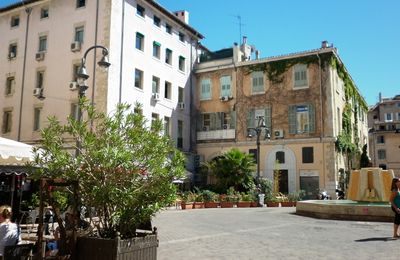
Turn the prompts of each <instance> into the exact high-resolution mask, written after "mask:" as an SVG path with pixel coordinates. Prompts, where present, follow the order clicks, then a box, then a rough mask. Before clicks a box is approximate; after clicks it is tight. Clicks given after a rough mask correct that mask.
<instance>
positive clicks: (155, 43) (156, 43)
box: [153, 41, 161, 47]
mask: <svg viewBox="0 0 400 260" xmlns="http://www.w3.org/2000/svg"><path fill="white" fill-rule="evenodd" d="M153 44H154V45H157V46H158V47H161V43H159V42H156V41H154V42H153Z"/></svg>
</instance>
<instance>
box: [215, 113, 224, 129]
mask: <svg viewBox="0 0 400 260" xmlns="http://www.w3.org/2000/svg"><path fill="white" fill-rule="evenodd" d="M215 115H216V116H215V129H216V130H220V129H223V127H222V124H223V123H224V113H223V112H217V113H215Z"/></svg>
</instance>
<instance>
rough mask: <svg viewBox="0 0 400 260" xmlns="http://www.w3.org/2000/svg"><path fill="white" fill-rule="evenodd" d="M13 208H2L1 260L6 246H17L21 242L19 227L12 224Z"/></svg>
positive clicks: (5, 206) (0, 229) (0, 221)
mask: <svg viewBox="0 0 400 260" xmlns="http://www.w3.org/2000/svg"><path fill="white" fill-rule="evenodd" d="M11 216H12V212H11V207H10V206H7V205H3V206H0V259H2V258H3V255H4V248H5V247H6V246H13V245H17V244H18V243H19V242H20V241H21V234H20V232H19V228H18V225H17V224H15V223H12V222H11Z"/></svg>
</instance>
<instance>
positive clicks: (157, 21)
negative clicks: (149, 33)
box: [153, 16, 161, 27]
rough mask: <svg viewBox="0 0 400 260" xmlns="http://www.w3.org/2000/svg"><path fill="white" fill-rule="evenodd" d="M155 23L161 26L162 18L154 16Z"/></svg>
mask: <svg viewBox="0 0 400 260" xmlns="http://www.w3.org/2000/svg"><path fill="white" fill-rule="evenodd" d="M153 23H154V25H155V26H158V27H160V25H161V20H160V18H159V17H157V16H154V17H153Z"/></svg>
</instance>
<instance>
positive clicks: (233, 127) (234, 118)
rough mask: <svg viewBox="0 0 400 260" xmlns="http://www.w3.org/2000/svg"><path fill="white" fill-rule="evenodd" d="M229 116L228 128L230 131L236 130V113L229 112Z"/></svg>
mask: <svg viewBox="0 0 400 260" xmlns="http://www.w3.org/2000/svg"><path fill="white" fill-rule="evenodd" d="M230 115H231V121H230V122H229V123H230V128H231V129H235V128H236V112H235V111H231V112H230Z"/></svg>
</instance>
